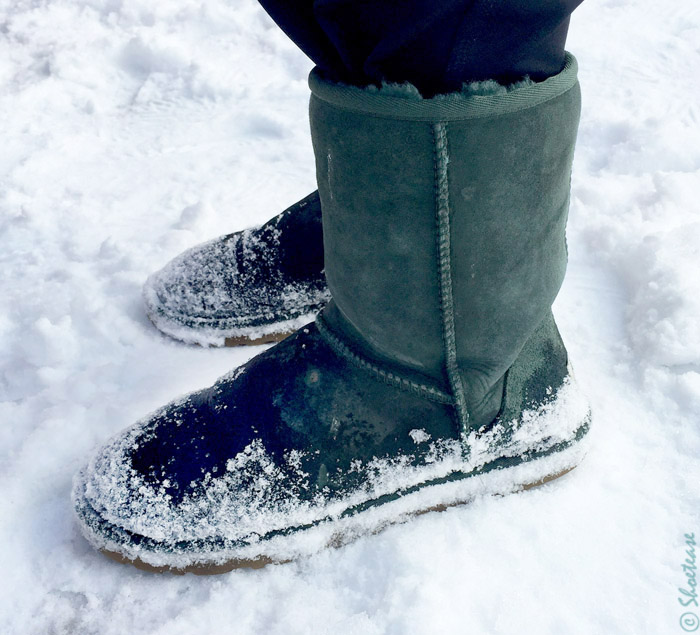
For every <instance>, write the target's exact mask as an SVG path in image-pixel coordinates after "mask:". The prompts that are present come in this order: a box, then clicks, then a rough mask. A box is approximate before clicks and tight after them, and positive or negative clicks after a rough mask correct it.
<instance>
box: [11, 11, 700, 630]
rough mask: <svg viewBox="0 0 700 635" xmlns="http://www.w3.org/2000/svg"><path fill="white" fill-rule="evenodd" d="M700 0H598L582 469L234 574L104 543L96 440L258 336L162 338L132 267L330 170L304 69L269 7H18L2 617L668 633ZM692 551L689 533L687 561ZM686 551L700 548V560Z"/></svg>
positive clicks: (694, 231) (689, 455) (699, 185)
mask: <svg viewBox="0 0 700 635" xmlns="http://www.w3.org/2000/svg"><path fill="white" fill-rule="evenodd" d="M698 42H700V8H698V5H697V2H696V0H676V1H675V2H673V3H671V4H668V3H658V2H652V0H586V2H584V3H583V5H582V6H581V7H580V8H579V9H578V10H577V11H576V13H575V14H574V17H573V20H572V27H571V32H570V37H569V44H568V48H569V49H570V50H571V51H572V52H573V53H574V54H575V55H576V56H577V58H578V61H579V65H580V79H581V84H582V89H583V96H584V109H583V115H582V120H581V129H580V135H579V142H578V148H577V154H576V160H575V164H574V174H573V190H572V207H571V223H570V226H569V246H570V256H571V260H570V267H569V273H568V277H567V280H566V282H565V285H564V288H563V289H562V293H561V295H560V297H559V299H558V300H557V303H556V305H555V312H556V316H557V319H558V321H559V324H560V327H561V330H562V332H563V335H564V338H565V340H566V342H567V345H568V347H569V351H570V353H571V357H572V360H573V363H574V367H575V370H576V376H577V379H578V382H579V384H580V385H581V386H582V388H583V389H584V391H585V392H586V393H587V394H588V397H589V399H590V401H591V403H592V406H593V412H594V427H593V429H592V432H591V435H590V436H591V443H592V445H591V449H590V451H589V454H588V456H587V458H586V459H585V461H584V462H583V463H582V464H581V465H580V466H579V467H578V468H577V469H575V470H574V471H573V472H571V473H570V474H569V475H567V476H565V477H563V478H561V479H559V480H557V481H555V482H553V483H551V484H549V485H546V486H544V487H542V488H539V489H536V490H530V491H527V492H523V493H520V494H515V495H511V496H508V497H505V498H497V497H489V498H480V499H478V500H477V501H475V502H474V503H472V504H471V505H469V506H465V507H460V508H454V509H451V510H449V511H447V512H444V513H433V514H427V515H424V516H422V517H420V518H418V519H416V520H413V521H412V522H410V523H407V524H403V525H399V526H395V527H392V528H390V529H387V530H385V531H384V532H382V533H380V534H378V535H374V536H370V537H365V538H362V539H360V540H358V541H356V542H354V543H352V544H349V545H346V546H344V547H341V548H339V549H325V550H322V551H321V552H320V553H318V554H317V555H314V556H311V557H309V558H305V559H302V560H300V561H297V562H294V563H291V564H285V565H278V566H270V567H267V568H265V569H262V570H257V571H245V570H242V571H236V572H233V573H230V574H226V575H223V576H219V577H212V578H201V577H196V576H192V575H186V576H179V577H178V576H174V575H154V574H147V573H143V572H140V571H138V570H136V569H133V568H131V567H128V566H124V565H118V564H116V563H114V562H111V561H109V560H107V559H106V558H105V557H104V556H102V555H100V554H99V553H97V552H95V551H94V550H93V549H92V548H91V547H90V545H89V544H88V543H87V541H86V540H85V539H84V538H83V537H82V535H81V534H80V532H79V531H78V529H77V527H76V524H75V521H74V518H73V512H72V509H71V505H70V496H69V492H70V488H71V479H72V477H73V475H74V473H75V472H76V471H77V470H78V468H79V467H80V466H82V464H83V463H84V462H85V460H86V459H87V457H88V456H89V454H90V452H91V451H92V450H93V449H94V448H95V447H96V446H98V445H100V444H102V443H104V442H105V441H106V440H107V439H108V438H109V437H111V436H112V435H114V434H115V433H117V432H118V431H119V430H121V429H122V428H124V427H126V426H127V425H129V424H131V423H132V422H134V421H136V420H137V419H139V418H140V417H141V416H142V415H144V414H145V413H147V412H150V411H152V410H154V409H156V408H157V407H158V406H160V405H161V404H163V403H165V402H167V401H169V400H170V399H172V398H173V397H175V396H177V395H179V394H182V393H185V392H188V391H190V390H193V389H195V388H199V387H203V386H205V385H208V384H210V383H211V382H212V381H213V380H214V379H215V378H216V377H217V376H219V375H221V374H223V373H224V372H226V371H228V370H229V369H231V368H232V367H235V366H237V365H239V364H240V363H242V362H244V361H245V360H246V359H248V358H249V357H250V356H252V355H254V354H255V353H256V352H259V350H261V349H254V348H244V349H205V348H198V347H193V346H186V345H183V344H180V343H177V342H175V341H174V340H170V339H168V338H167V337H165V336H162V335H160V334H159V333H158V332H157V331H156V330H155V329H154V328H153V327H152V326H151V325H150V323H149V321H148V320H147V318H146V316H145V313H144V310H143V307H142V304H141V285H142V283H143V282H144V280H145V279H146V278H147V276H148V275H149V274H150V273H151V272H153V271H155V270H156V269H158V268H160V267H161V266H163V265H164V264H165V263H166V262H167V261H168V260H169V259H170V258H172V257H174V256H175V255H177V254H178V253H179V252H181V251H182V250H184V249H185V248H187V247H190V246H192V245H194V244H197V243H198V242H201V241H203V240H206V239H209V238H213V237H215V236H217V235H220V234H224V233H227V232H231V231H235V230H238V229H242V228H244V227H246V226H249V225H252V224H257V223H261V222H263V221H265V220H267V218H268V217H269V216H271V215H273V214H275V213H276V212H278V211H281V210H282V209H284V208H285V207H287V206H288V205H289V204H291V203H293V202H295V201H296V200H298V199H300V198H302V197H303V196H305V195H306V194H307V193H308V192H310V191H311V190H313V189H314V188H315V185H314V168H313V156H312V152H311V143H310V138H309V132H308V125H307V123H306V117H307V115H306V109H307V100H308V89H307V86H306V76H307V74H308V71H309V70H310V67H311V65H310V62H309V61H308V60H307V59H306V58H305V57H304V56H303V54H301V53H300V52H299V51H298V50H297V49H296V48H295V47H294V45H293V44H292V43H291V42H289V41H288V40H287V38H286V37H285V36H284V35H283V34H282V33H281V32H280V31H279V29H277V28H276V27H275V26H274V24H273V23H272V22H271V20H270V19H269V18H268V17H267V16H266V15H265V14H264V12H263V11H262V10H261V9H260V8H259V7H258V6H257V4H256V3H255V2H253V0H226V1H223V0H207V1H206V2H201V1H200V2H195V1H194V0H170V1H169V2H167V3H166V2H162V3H150V4H149V3H146V4H144V3H143V2H136V0H39V1H36V2H30V1H28V0H6V1H5V2H3V3H2V4H0V86H1V87H2V88H1V90H0V122H2V124H1V125H0V132H1V135H2V136H1V137H0V141H1V142H2V152H0V174H1V176H0V244H1V245H2V249H0V281H1V285H2V286H1V291H2V293H0V303H1V304H2V309H1V310H0V337H1V338H2V340H1V341H2V346H1V347H0V360H1V364H2V366H1V370H0V372H1V374H0V393H1V399H2V404H1V405H0V408H1V412H2V426H1V427H0V434H1V435H2V436H1V439H0V488H1V489H0V492H1V494H2V495H1V496H0V566H1V567H2V571H3V585H2V586H3V590H2V593H1V594H0V632H2V633H10V634H13V635H14V634H20V635H24V634H25V633H29V634H35V633H36V634H47V633H48V634H63V633H66V634H80V635H82V634H92V633H95V634H123V633H130V634H139V633H167V634H168V635H176V634H187V635H189V634H197V633H202V634H205V633H206V634H218V633H221V634H230V633H236V634H238V633H243V634H247V633H256V634H257V633H260V634H263V633H264V634H266V635H267V634H275V633H280V634H285V635H287V634H294V633H300V634H302V633H303V634H307V633H359V634H363V635H365V634H368V635H372V634H379V633H392V634H396V635H403V634H413V633H416V634H419V633H420V634H422V633H484V634H491V633H504V634H510V633H518V635H525V634H530V633H531V634H533V635H543V634H552V635H561V634H564V635H568V634H578V633H580V634H582V635H591V634H598V633H601V634H603V633H604V634H616V633H630V634H635V635H638V634H646V633H649V634H654V635H658V634H662V635H663V634H666V633H668V634H676V633H683V632H684V630H683V627H682V626H681V618H682V616H684V614H686V615H685V616H684V619H685V621H684V622H683V624H685V626H686V628H688V624H691V625H692V622H689V621H688V620H689V619H691V620H692V616H690V617H689V616H688V615H687V614H688V613H693V614H695V615H698V616H700V609H699V608H698V607H696V606H693V605H692V604H691V605H689V606H687V607H683V606H682V605H681V604H680V602H679V597H680V598H687V597H688V596H687V595H685V596H684V595H683V594H682V593H681V591H680V590H679V589H686V590H691V587H690V586H689V583H690V580H689V578H688V577H687V576H686V573H685V572H684V571H683V569H682V568H681V565H682V564H683V563H684V561H685V560H686V558H690V557H691V556H690V555H688V554H687V553H686V550H689V549H690V548H689V547H688V546H687V545H686V541H687V538H686V534H687V535H691V534H694V535H695V538H696V539H698V540H699V541H700V487H699V485H700V461H699V460H698V457H699V456H700V275H699V269H700V267H699V266H698V263H699V261H700V86H699V85H698V83H697V81H696V80H695V78H696V77H697V69H698V68H699V67H700V48H699V46H698ZM696 553H700V550H696ZM696 564H697V560H696Z"/></svg>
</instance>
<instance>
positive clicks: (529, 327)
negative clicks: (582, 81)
mask: <svg viewBox="0 0 700 635" xmlns="http://www.w3.org/2000/svg"><path fill="white" fill-rule="evenodd" d="M310 85H311V89H312V98H311V108H310V116H311V129H312V138H313V143H314V152H315V156H316V167H317V177H318V179H317V180H318V184H319V191H320V197H321V201H322V203H323V205H322V207H323V215H324V217H323V231H324V244H325V266H326V275H327V279H328V284H329V287H330V290H331V293H332V296H333V300H332V301H331V302H330V303H329V304H328V306H327V307H326V308H325V309H324V311H323V312H322V314H321V315H320V316H319V317H318V318H317V319H316V321H315V322H314V323H311V324H308V325H307V326H305V327H303V328H301V329H300V330H299V331H297V333H295V334H294V335H293V336H291V337H289V338H287V339H286V340H284V341H283V342H281V343H279V344H277V345H276V346H274V347H272V348H270V349H268V350H267V351H265V352H263V353H262V354H260V355H258V356H257V357H255V358H253V359H252V360H251V361H249V362H248V363H247V364H245V365H244V366H242V367H240V368H238V369H236V370H234V371H232V372H231V373H230V374H228V375H227V376H225V377H223V378H221V379H220V380H219V381H217V383H216V384H214V386H212V387H211V388H209V389H205V390H201V391H199V392H195V393H193V394H191V395H189V396H186V397H184V398H181V399H179V400H178V401H175V402H173V403H171V404H169V405H167V406H165V407H163V408H162V409H161V410H159V411H158V412H156V413H155V414H153V415H152V416H150V417H147V418H146V419H144V420H143V421H141V422H138V423H137V424H135V425H134V426H132V427H131V428H129V429H127V430H126V431H125V432H124V433H122V434H121V435H119V436H117V437H115V438H114V439H112V440H111V441H110V442H108V443H107V444H106V445H105V446H104V447H103V448H102V449H101V450H99V451H98V452H97V453H96V454H95V455H94V457H93V458H92V459H91V461H90V462H89V464H88V465H87V467H86V468H85V469H83V470H82V471H81V472H80V473H79V475H78V476H77V477H76V479H75V483H74V490H73V500H74V505H75V509H76V511H77V515H78V518H79V521H80V524H81V527H82V529H83V532H84V533H85V535H86V536H87V538H88V540H89V541H90V542H91V543H92V544H93V545H94V546H95V547H96V548H98V549H100V550H102V551H103V552H105V553H106V554H108V555H111V556H112V557H114V558H115V559H117V560H121V561H129V562H132V563H134V564H136V565H137V566H139V567H143V568H147V569H152V570H163V569H172V570H178V571H196V572H202V573H213V572H220V571H225V570H228V569H231V568H234V567H238V566H260V565H263V564H265V563H269V562H284V561H288V560H291V559H293V558H297V557H299V556H303V555H307V554H311V553H314V552H315V551H317V550H319V549H321V548H323V547H325V546H326V545H331V544H332V545H338V544H342V543H343V542H345V541H348V540H351V539H353V538H356V537H357V536H360V535H364V534H369V533H371V532H375V531H377V530H379V529H381V528H382V527H384V526H386V525H388V524H391V523H396V522H402V521H405V520H407V519H409V518H410V517H411V516H413V515H415V514H418V513H421V512H424V511H427V510H432V509H442V508H444V507H446V506H450V505H457V504H462V503H466V502H468V501H470V500H473V499H474V497H476V496H481V495H484V494H505V493H508V492H515V491H518V490H521V489H524V488H527V487H530V486H533V485H537V484H540V483H543V482H546V481H548V480H551V479H553V478H556V477H558V476H560V475H562V474H564V473H566V472H567V471H569V470H571V469H572V468H573V467H574V466H576V465H577V463H578V462H579V461H580V460H581V459H582V457H583V455H584V453H585V448H586V444H585V442H584V439H585V435H586V432H587V431H588V427H589V422H590V412H589V408H588V404H587V402H586V400H585V398H584V397H583V396H582V395H581V394H580V392H579V391H578V389H577V387H576V384H575V382H574V379H573V377H572V375H571V370H570V366H569V363H568V358H567V353H566V349H565V348H564V344H563V342H562V340H561V337H560V335H559V332H558V330H557V327H556V325H555V323H554V319H553V317H552V313H551V306H552V302H553V301H554V298H555V296H556V295H557V293H558V291H559V288H560V286H561V283H562V280H563V276H564V270H565V268H566V244H565V224H566V217H567V213H568V203H569V200H568V199H569V182H570V171H571V162H572V157H573V149H574V142H575V137H576V130H577V126H578V118H579V110H580V92H579V86H578V82H577V80H576V63H575V60H574V59H573V57H571V56H570V55H569V56H567V61H566V66H565V68H564V69H563V70H562V72H561V73H560V74H558V75H556V76H554V77H552V78H550V79H547V80H546V81H544V82H542V83H538V84H531V85H524V86H523V85H521V86H518V87H513V88H512V89H511V90H506V89H502V90H501V91H500V92H494V93H493V94H488V95H480V94H472V93H469V92H463V93H459V94H451V95H448V96H444V97H440V98H433V99H425V100H422V99H420V98H418V97H413V98H411V97H410V94H409V93H407V94H406V96H405V97H403V96H400V95H399V94H397V92H396V91H395V90H392V91H391V92H389V93H386V92H385V91H384V90H380V91H376V90H375V91H370V90H361V89H359V88H353V87H348V86H342V85H337V84H334V83H332V82H330V81H328V80H326V79H324V78H323V77H322V76H320V75H319V74H318V73H317V72H314V73H312V75H311V78H310Z"/></svg>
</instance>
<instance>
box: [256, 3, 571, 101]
mask: <svg viewBox="0 0 700 635" xmlns="http://www.w3.org/2000/svg"><path fill="white" fill-rule="evenodd" d="M582 1H583V0H375V1H372V2H366V1H364V2H363V1H357V0H354V1H353V0H260V3H261V5H262V6H263V7H264V9H265V10H266V11H267V12H268V13H269V14H270V16H272V18H273V19H274V20H275V22H277V24H278V25H279V26H280V27H281V28H282V30H284V31H285V33H287V35H289V37H290V38H291V39H292V40H294V42H295V43H296V44H297V45H298V46H299V47H300V48H301V49H302V50H303V51H304V52H305V53H306V54H307V55H308V56H309V57H310V58H311V59H312V60H313V61H314V62H315V63H316V65H317V66H319V67H320V68H322V69H323V70H325V71H326V72H328V73H330V74H331V75H333V76H334V77H336V78H338V79H340V80H343V81H346V82H349V83H353V84H357V85H366V84H370V83H377V82H381V81H390V82H407V81H408V82H411V83H412V84H414V85H415V86H417V87H418V88H419V90H420V91H421V92H422V93H423V95H424V96H432V95H434V94H437V93H444V92H451V91H454V90H458V89H459V88H460V87H461V85H462V83H464V82H469V81H477V80H483V79H496V80H499V81H501V82H503V83H510V82H513V81H514V80H517V79H520V78H522V77H524V76H525V75H529V76H530V77H531V78H532V79H534V80H535V81H538V80H543V79H545V78H547V77H549V76H551V75H554V74H556V73H558V72H559V71H560V70H561V69H562V67H563V64H564V43H565V40H566V34H567V31H568V27H569V17H570V15H571V13H572V11H573V10H574V9H575V8H576V7H577V6H578V5H579V4H580V3H581V2H582Z"/></svg>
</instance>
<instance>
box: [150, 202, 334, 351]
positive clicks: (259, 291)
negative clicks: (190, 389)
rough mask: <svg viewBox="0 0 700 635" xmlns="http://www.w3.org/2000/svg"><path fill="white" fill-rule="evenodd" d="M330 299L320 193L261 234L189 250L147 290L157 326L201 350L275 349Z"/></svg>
mask: <svg viewBox="0 0 700 635" xmlns="http://www.w3.org/2000/svg"><path fill="white" fill-rule="evenodd" d="M329 298H330V295H329V293H328V288H327V287H326V279H325V278H324V276H323V236H322V231H321V203H320V201H319V198H318V192H314V193H312V194H309V196H307V197H306V198H304V199H302V200H301V201H299V202H298V203H296V204H294V205H292V206H291V207H290V208H288V209H286V210H285V211H284V212H282V213H281V214H279V215H278V216H276V217H275V218H273V219H272V220H270V221H269V222H267V223H266V224H265V225H263V226H262V227H258V228H255V229H247V230H245V231H241V232H236V233H234V234H228V235H227V236H222V237H220V238H217V239H215V240H211V241H209V242H206V243H204V244H201V245H197V246H196V247H193V248H192V249H189V250H187V251H186V252H184V253H182V254H180V255H179V256H177V257H176V258H175V259H174V260H172V261H170V262H169V263H168V264H167V265H166V266H165V267H164V268H163V269H161V270H160V271H158V272H157V273H154V274H153V275H151V276H150V277H149V278H148V280H147V281H146V283H145V285H144V288H143V299H144V304H145V306H146V313H147V314H148V317H149V318H150V319H151V321H152V322H153V324H154V325H155V326H156V327H157V328H158V329H159V330H160V331H162V332H163V333H166V334H167V335H170V336H171V337H174V338H176V339H178V340H182V341H183V342H187V343H190V344H199V345H201V346H237V345H242V344H265V343H270V342H278V341H280V340H282V339H284V338H285V337H287V336H288V335H290V334H291V333H293V332H294V331H296V330H297V329H298V328H299V327H301V326H303V325H304V324H306V323H307V322H308V321H309V320H311V319H313V317H314V316H315V315H316V313H317V312H318V311H319V310H321V309H322V308H323V307H324V306H325V305H326V303H327V302H328V300H329Z"/></svg>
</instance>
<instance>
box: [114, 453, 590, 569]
mask: <svg viewBox="0 0 700 635" xmlns="http://www.w3.org/2000/svg"><path fill="white" fill-rule="evenodd" d="M575 467H576V466H573V467H569V468H567V469H565V470H562V471H561V472H559V473H557V474H552V475H550V476H546V477H544V478H542V479H540V480H538V481H535V482H533V483H526V484H524V485H521V486H519V487H518V488H517V489H515V490H512V491H510V492H507V493H503V494H500V495H501V496H505V495H506V494H515V493H517V492H523V491H527V490H530V489H533V488H535V487H540V486H542V485H546V484H547V483H550V482H552V481H554V480H556V479H558V478H560V477H562V476H564V475H566V474H568V473H569V472H571V471H572V470H573V469H574V468H575ZM473 500H474V498H470V499H469V500H463V501H455V502H452V503H449V504H442V505H434V506H432V507H427V508H426V509H422V510H418V511H415V512H413V513H412V514H410V516H409V517H408V519H407V518H405V517H402V518H401V519H400V520H398V519H397V520H396V521H394V522H388V523H386V524H384V525H382V527H380V528H379V529H377V530H376V531H374V532H372V534H377V533H380V532H381V531H382V530H384V529H386V528H387V527H390V526H392V525H395V524H399V523H402V522H405V521H406V520H409V519H410V518H416V517H418V516H422V515H424V514H429V513H431V512H444V511H447V510H448V509H450V508H452V507H459V506H462V505H468V504H469V503H471V502H472V501H473ZM355 538H357V536H353V537H345V536H343V535H334V536H333V537H332V539H331V540H330V541H329V542H328V544H327V545H326V547H332V548H339V547H342V546H344V545H346V544H348V543H349V542H351V541H352V540H354V539H355ZM100 553H102V554H104V555H105V556H107V557H108V558H110V559H111V560H114V561H115V562H118V563H120V564H128V565H131V566H133V567H136V568H137V569H140V570H141V571H148V572H149V573H172V574H175V575H184V574H186V573H193V574H195V575H219V574H222V573H229V572H230V571H234V570H236V569H262V568H263V567H265V566H267V565H270V564H286V563H288V562H291V560H274V559H272V558H268V557H266V556H262V557H259V558H252V559H234V560H229V561H227V562H224V563H222V564H217V565H213V564H195V565H191V566H188V567H185V568H183V569H175V568H172V567H168V566H161V567H157V566H153V565H151V564H148V563H147V562H144V561H143V560H141V559H139V558H136V559H134V560H130V559H129V558H127V557H125V556H124V555H122V554H120V553H117V552H115V551H108V550H105V549H101V550H100Z"/></svg>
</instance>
